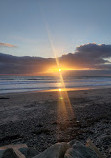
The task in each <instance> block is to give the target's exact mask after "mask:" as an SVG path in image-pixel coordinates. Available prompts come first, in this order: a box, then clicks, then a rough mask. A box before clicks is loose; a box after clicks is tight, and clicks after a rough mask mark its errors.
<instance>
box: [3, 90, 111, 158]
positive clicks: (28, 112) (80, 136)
mask: <svg viewBox="0 0 111 158" xmlns="http://www.w3.org/2000/svg"><path fill="white" fill-rule="evenodd" d="M58 94H59V92H30V93H14V94H3V95H0V146H2V145H7V144H11V143H13V144H17V143H26V144H27V145H28V146H33V147H35V148H36V149H37V150H38V151H43V150H44V149H46V148H47V147H49V146H51V145H52V144H54V143H56V142H61V141H67V142H68V141H70V140H72V139H77V140H80V141H81V142H83V143H85V142H86V140H87V139H88V138H90V139H91V140H92V141H93V142H94V144H95V145H96V146H97V147H98V148H99V150H100V151H101V152H102V153H104V154H106V156H107V157H110V152H111V88H104V89H94V90H81V91H69V92H68V95H69V98H70V101H71V106H72V109H73V112H74V117H72V116H70V114H69V119H68V118H66V119H65V121H64V119H63V118H61V120H60V119H58V118H59V117H62V115H61V114H60V113H59V114H58V103H59V95H58ZM66 106H67V105H66ZM59 115H60V116H59ZM75 117H76V118H75ZM76 121H77V122H76Z"/></svg>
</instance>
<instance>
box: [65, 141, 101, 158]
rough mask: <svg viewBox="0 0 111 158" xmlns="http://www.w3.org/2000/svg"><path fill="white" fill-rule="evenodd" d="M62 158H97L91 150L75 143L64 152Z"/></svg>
mask: <svg viewBox="0 0 111 158" xmlns="http://www.w3.org/2000/svg"><path fill="white" fill-rule="evenodd" d="M64 158H98V156H97V155H96V153H95V152H94V151H93V150H91V149H90V148H88V147H86V146H84V145H83V144H82V143H80V142H75V143H74V144H73V145H72V147H71V148H69V149H68V150H67V151H66V153H65V156H64Z"/></svg>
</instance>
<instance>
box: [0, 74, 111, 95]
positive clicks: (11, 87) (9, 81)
mask: <svg viewBox="0 0 111 158" xmlns="http://www.w3.org/2000/svg"><path fill="white" fill-rule="evenodd" d="M63 78H64V83H65V87H66V88H69V89H76V90H77V89H87V88H89V89H90V88H98V87H105V86H107V87H110V86H111V76H73V75H69V76H64V77H63ZM60 88H63V87H62V84H61V81H60V78H59V76H11V75H0V93H1V94H2V93H13V92H29V91H41V90H56V89H60Z"/></svg>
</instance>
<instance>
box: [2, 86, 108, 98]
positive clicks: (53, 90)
mask: <svg viewBox="0 0 111 158" xmlns="http://www.w3.org/2000/svg"><path fill="white" fill-rule="evenodd" d="M110 88H111V86H89V87H76V88H65V89H62V88H59V89H61V91H67V92H70V91H71V92H73V91H87V90H95V89H97V90H98V89H110ZM59 89H49V90H33V91H22V92H8V93H0V96H1V95H8V94H9V95H10V94H12V95H13V94H25V93H26V94H27V93H45V92H58V91H59Z"/></svg>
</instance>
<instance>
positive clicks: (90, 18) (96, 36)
mask: <svg viewBox="0 0 111 158" xmlns="http://www.w3.org/2000/svg"><path fill="white" fill-rule="evenodd" d="M110 16H111V0H0V20H1V21H0V52H1V53H5V54H10V55H14V56H35V57H44V58H50V57H54V54H53V51H52V48H51V43H50V40H51V41H52V42H53V44H54V47H55V49H56V50H57V55H58V56H59V57H60V56H62V55H64V54H68V53H75V52H76V50H77V48H78V47H79V46H81V45H85V44H88V43H96V44H105V45H110V41H111V36H110V35H111V17H110Z"/></svg>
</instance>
